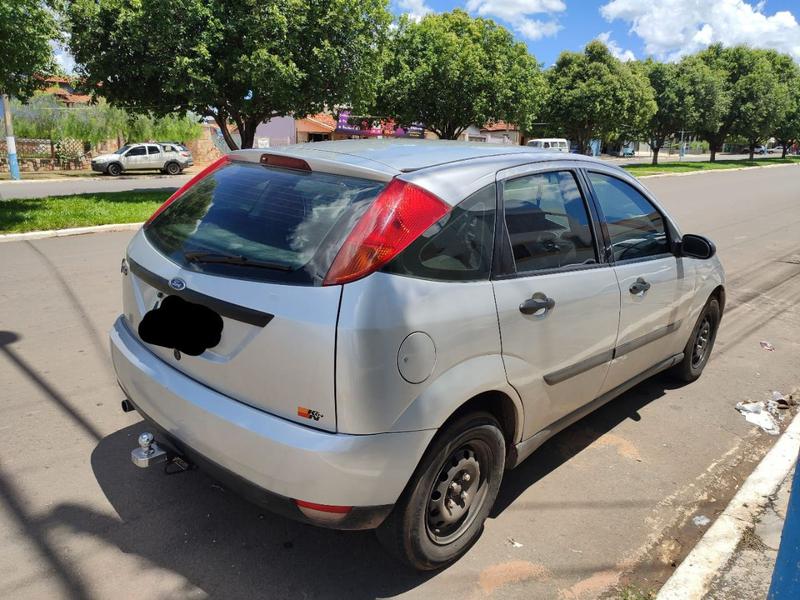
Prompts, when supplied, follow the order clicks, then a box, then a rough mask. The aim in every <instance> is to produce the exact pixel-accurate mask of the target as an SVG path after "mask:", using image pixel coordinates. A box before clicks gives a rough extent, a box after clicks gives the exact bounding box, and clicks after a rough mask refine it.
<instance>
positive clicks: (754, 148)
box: [750, 142, 756, 160]
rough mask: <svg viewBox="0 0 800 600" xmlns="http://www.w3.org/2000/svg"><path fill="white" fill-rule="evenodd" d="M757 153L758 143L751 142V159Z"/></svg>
mask: <svg viewBox="0 0 800 600" xmlns="http://www.w3.org/2000/svg"><path fill="white" fill-rule="evenodd" d="M755 153H756V145H755V144H753V143H752V142H751V143H750V160H753V155H754V154H755Z"/></svg>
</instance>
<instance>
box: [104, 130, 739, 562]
mask: <svg viewBox="0 0 800 600" xmlns="http://www.w3.org/2000/svg"><path fill="white" fill-rule="evenodd" d="M121 272H122V275H121V279H122V288H123V309H122V311H121V313H122V314H121V315H120V316H119V318H118V319H117V321H116V322H115V323H114V325H113V327H112V329H111V332H110V337H111V356H112V360H113V364H114V368H115V371H116V374H117V379H118V381H119V384H120V387H121V388H122V390H123V392H124V393H125V395H126V399H125V400H124V401H123V404H122V408H123V410H125V411H133V410H137V411H138V412H139V413H140V414H141V416H142V417H143V418H144V419H145V420H146V421H147V422H148V424H149V425H148V427H152V430H151V432H144V433H143V434H142V435H141V436H140V438H139V444H140V446H139V447H138V448H134V449H133V450H132V452H131V459H132V460H133V462H134V463H135V464H136V465H137V466H140V467H147V466H151V465H155V464H158V463H161V464H162V465H163V464H164V462H165V461H168V460H171V459H174V458H175V457H179V458H180V461H181V462H180V463H176V464H184V465H186V464H189V463H195V464H197V465H199V466H200V467H201V468H205V469H207V470H208V471H209V472H210V473H211V474H212V475H214V476H215V477H217V478H219V479H221V480H222V481H223V482H225V483H227V485H228V486H229V487H231V488H233V489H239V490H244V491H245V493H246V494H247V495H248V496H249V497H250V498H251V499H253V500H254V501H256V502H258V503H260V504H262V505H264V506H266V507H268V508H269V509H271V510H273V511H276V512H279V513H281V514H284V515H286V516H289V517H291V518H294V519H298V520H300V521H304V522H308V523H312V524H316V525H321V526H325V527H332V528H337V529H371V528H378V529H377V531H378V537H379V538H380V540H381V541H382V542H383V544H384V545H385V546H386V548H388V549H389V551H390V552H391V553H393V554H394V555H395V556H397V557H398V558H400V559H401V560H403V561H405V562H406V563H408V564H410V565H412V566H413V567H415V568H417V569H422V570H426V569H435V568H439V567H442V566H444V565H447V564H449V563H451V562H453V561H454V560H456V559H457V558H458V557H459V556H461V555H462V554H463V553H465V552H466V551H467V550H468V549H469V548H470V546H471V545H472V543H473V542H474V541H475V540H476V538H477V537H478V536H479V535H480V532H481V530H482V528H483V523H484V521H485V520H486V518H487V516H488V515H489V513H490V511H491V509H492V505H493V504H494V501H495V498H496V497H497V493H498V490H499V488H500V483H501V480H502V478H503V473H504V470H505V469H508V468H514V467H516V466H517V465H518V464H520V463H521V462H522V461H523V460H524V459H525V458H526V457H528V456H530V455H531V454H532V453H533V452H534V451H535V450H536V449H537V448H538V447H539V446H541V444H542V443H544V442H545V441H546V440H547V439H548V438H550V437H551V436H553V435H554V434H556V433H557V432H558V431H560V430H562V429H564V428H565V427H567V426H569V425H570V424H571V423H574V422H575V421H577V420H579V419H581V418H582V417H583V416H584V415H586V414H588V413H589V412H591V411H592V410H594V409H596V408H598V407H599V406H602V405H603V404H605V403H606V402H608V401H609V400H611V399H612V398H614V397H616V396H618V395H619V394H621V393H623V392H624V391H626V390H628V389H630V388H631V387H633V386H634V385H636V384H637V383H639V382H641V381H643V380H645V379H646V378H648V377H650V376H651V375H654V374H656V373H658V372H660V371H664V370H670V371H671V373H672V374H673V376H674V377H675V378H677V379H678V380H680V381H683V382H691V381H694V380H695V379H697V378H698V377H700V375H701V373H702V371H703V369H704V368H705V366H706V364H707V361H708V358H709V355H710V353H711V350H712V347H713V345H714V340H715V337H716V334H717V327H718V326H719V323H720V319H721V317H722V312H723V309H724V306H725V291H724V288H723V285H724V273H723V270H722V266H721V265H720V262H719V260H718V258H717V257H716V256H715V248H714V245H713V244H712V243H711V242H710V241H709V240H707V239H706V238H703V237H701V236H697V235H688V234H682V233H681V232H680V230H679V229H678V227H677V225H676V224H675V223H674V221H673V220H672V218H670V216H669V215H668V214H667V213H666V212H665V211H664V209H663V208H662V207H661V206H660V205H659V204H658V203H657V201H656V200H655V198H654V197H653V195H652V194H651V193H650V192H649V191H648V190H647V189H646V188H644V187H643V186H642V185H641V184H640V183H639V182H638V181H637V180H636V179H635V178H634V177H632V176H631V175H629V174H628V173H626V172H625V171H623V170H622V169H620V168H618V167H615V166H613V165H610V164H608V163H605V162H602V161H600V160H596V159H592V158H588V157H583V156H577V155H567V154H560V153H555V152H547V153H546V152H541V151H538V150H534V149H533V148H531V147H524V146H513V147H512V146H502V145H499V144H467V143H460V142H444V141H427V140H423V141H412V140H403V141H402V142H391V141H385V140H372V141H367V140H346V141H334V142H319V143H316V144H303V145H300V146H290V147H285V148H282V149H281V150H280V151H266V152H265V151H264V150H240V151H236V152H232V153H231V154H228V155H226V156H224V157H222V158H221V159H219V160H218V161H217V162H216V163H214V164H212V165H210V166H209V167H208V168H206V169H205V170H204V171H203V172H201V173H200V174H198V175H197V176H196V177H195V178H194V179H193V180H192V181H191V182H189V183H188V184H187V185H185V186H184V187H182V188H181V189H180V190H178V191H177V192H176V193H175V194H173V195H172V196H171V197H170V198H169V199H168V200H167V202H166V203H164V205H163V206H161V207H160V208H159V209H158V210H157V211H156V212H155V214H154V215H153V216H152V217H151V218H150V219H149V220H148V221H147V223H146V224H145V225H144V227H143V228H142V229H141V230H140V231H139V232H138V233H137V234H136V235H135V236H134V237H133V239H132V241H131V243H130V245H129V246H128V249H127V253H126V255H125V257H124V259H123V260H122V265H121ZM501 339H502V344H501ZM623 357H624V358H623ZM152 432H155V433H154V434H153V433H152ZM173 466H175V465H173ZM136 482H137V489H138V490H140V491H141V492H142V493H146V490H144V488H146V487H148V486H153V487H155V486H157V484H156V483H155V482H153V481H151V480H145V479H142V478H136ZM189 501H190V499H187V502H189ZM532 535H535V534H532Z"/></svg>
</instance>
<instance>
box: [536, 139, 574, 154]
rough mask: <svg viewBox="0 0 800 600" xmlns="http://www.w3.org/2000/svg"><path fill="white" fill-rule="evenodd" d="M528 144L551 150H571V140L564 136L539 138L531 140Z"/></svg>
mask: <svg viewBox="0 0 800 600" xmlns="http://www.w3.org/2000/svg"><path fill="white" fill-rule="evenodd" d="M528 146H530V147H531V148H541V149H542V150H549V151H550V152H569V142H567V140H565V139H564V138H538V139H535V140H530V141H529V142H528Z"/></svg>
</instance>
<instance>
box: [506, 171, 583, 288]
mask: <svg viewBox="0 0 800 600" xmlns="http://www.w3.org/2000/svg"><path fill="white" fill-rule="evenodd" d="M503 207H504V210H505V222H506V229H507V230H508V237H509V242H510V244H511V251H512V254H513V257H514V266H515V271H516V272H517V273H526V272H531V271H538V270H542V269H556V268H560V267H566V266H570V265H581V264H592V263H595V262H597V251H596V248H595V243H594V237H593V234H592V228H591V226H590V221H589V213H588V210H587V207H586V202H585V201H584V199H583V196H582V195H581V191H580V188H579V187H578V183H577V181H576V179H575V175H574V174H573V173H572V172H571V171H552V172H548V173H536V174H534V175H526V176H524V177H518V178H516V179H511V180H509V181H506V182H505V183H504V185H503Z"/></svg>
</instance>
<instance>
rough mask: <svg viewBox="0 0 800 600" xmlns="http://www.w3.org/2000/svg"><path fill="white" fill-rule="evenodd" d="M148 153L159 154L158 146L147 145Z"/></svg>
mask: <svg viewBox="0 0 800 600" xmlns="http://www.w3.org/2000/svg"><path fill="white" fill-rule="evenodd" d="M147 153H148V154H161V148H159V147H158V146H148V147H147Z"/></svg>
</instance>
